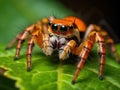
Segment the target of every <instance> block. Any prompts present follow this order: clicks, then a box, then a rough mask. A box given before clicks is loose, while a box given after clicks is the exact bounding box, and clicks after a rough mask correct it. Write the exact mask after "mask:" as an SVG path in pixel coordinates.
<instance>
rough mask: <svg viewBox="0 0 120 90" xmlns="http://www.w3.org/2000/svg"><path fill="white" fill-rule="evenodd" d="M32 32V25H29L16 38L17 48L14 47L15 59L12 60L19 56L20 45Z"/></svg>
mask: <svg viewBox="0 0 120 90" xmlns="http://www.w3.org/2000/svg"><path fill="white" fill-rule="evenodd" d="M33 30H34V25H31V26H29V27H27V28H26V29H25V30H24V31H23V32H22V34H21V35H20V36H19V37H18V39H17V41H18V43H17V46H16V53H15V57H14V60H17V59H18V57H19V55H20V49H21V47H22V44H23V43H24V42H25V40H26V39H27V38H28V36H29V35H30V34H31V33H32V31H33Z"/></svg>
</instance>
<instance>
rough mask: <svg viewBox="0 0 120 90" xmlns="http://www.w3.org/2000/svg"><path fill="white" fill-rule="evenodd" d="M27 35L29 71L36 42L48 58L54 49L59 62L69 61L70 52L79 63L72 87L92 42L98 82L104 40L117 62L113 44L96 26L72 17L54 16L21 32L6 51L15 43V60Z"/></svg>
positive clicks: (102, 60)
mask: <svg viewBox="0 0 120 90" xmlns="http://www.w3.org/2000/svg"><path fill="white" fill-rule="evenodd" d="M81 33H84V36H83V35H81ZM29 35H31V37H30V39H29V41H28V48H27V52H26V57H27V70H28V71H30V69H31V55H32V50H33V47H34V44H35V43H37V44H38V46H39V47H40V48H42V49H43V52H44V53H45V55H47V56H49V55H51V54H52V52H53V51H54V50H58V54H59V59H60V60H65V59H66V58H69V55H70V53H72V54H74V55H77V56H78V58H79V59H80V61H79V63H78V65H77V69H76V71H75V74H74V76H73V79H72V83H73V84H74V83H75V80H76V78H77V76H78V74H79V72H80V71H81V69H82V67H83V65H84V63H85V61H86V59H87V57H88V55H89V52H90V51H91V49H92V47H93V45H94V43H97V45H98V53H99V55H100V68H99V78H100V79H103V69H104V63H105V55H106V48H105V41H106V43H107V44H108V45H109V46H110V49H111V51H112V52H113V53H114V56H115V58H116V61H117V62H120V61H119V57H118V53H117V52H116V48H115V46H114V41H113V40H112V39H111V38H110V36H109V35H108V33H107V32H106V31H105V30H103V29H102V28H101V27H99V26H97V25H93V24H91V25H89V26H88V27H86V24H85V23H84V22H83V21H82V20H81V19H79V18H77V17H74V16H68V17H66V18H63V19H56V18H54V17H53V16H50V17H48V18H44V19H42V20H40V21H38V22H37V23H36V24H33V25H31V26H29V27H27V28H26V29H25V30H24V31H23V32H22V33H20V34H18V35H17V36H16V38H15V39H13V40H12V41H11V43H10V44H9V45H8V46H7V48H6V49H9V48H11V47H12V46H13V44H14V43H15V42H16V41H18V44H17V46H16V54H15V58H14V59H15V60H16V59H18V57H19V54H20V49H21V46H22V44H23V42H24V41H25V40H26V39H27V38H28V36H29Z"/></svg>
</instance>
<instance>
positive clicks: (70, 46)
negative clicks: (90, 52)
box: [59, 40, 76, 60]
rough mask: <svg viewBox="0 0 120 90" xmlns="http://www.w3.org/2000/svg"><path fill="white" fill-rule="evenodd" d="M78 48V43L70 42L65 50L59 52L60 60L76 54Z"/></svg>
mask: <svg viewBox="0 0 120 90" xmlns="http://www.w3.org/2000/svg"><path fill="white" fill-rule="evenodd" d="M75 47H76V42H75V41H74V40H70V41H69V42H68V43H67V44H66V46H65V47H64V48H63V49H60V51H59V58H60V59H61V60H64V59H66V58H68V57H69V54H70V53H71V52H74V50H75Z"/></svg>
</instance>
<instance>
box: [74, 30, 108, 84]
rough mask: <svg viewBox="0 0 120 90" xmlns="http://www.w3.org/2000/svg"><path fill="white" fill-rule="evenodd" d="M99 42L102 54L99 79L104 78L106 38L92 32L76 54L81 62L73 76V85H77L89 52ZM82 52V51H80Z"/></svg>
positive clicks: (99, 49)
mask: <svg viewBox="0 0 120 90" xmlns="http://www.w3.org/2000/svg"><path fill="white" fill-rule="evenodd" d="M95 42H97V44H98V52H99V54H100V69H99V78H100V79H102V78H103V69H104V63H105V53H106V50H105V45H104V38H103V37H102V36H101V35H100V33H98V32H96V31H92V32H91V33H90V34H89V36H88V37H87V38H86V39H85V40H84V41H83V43H82V44H81V45H80V46H79V47H78V48H77V52H76V54H78V55H79V57H80V62H79V63H78V65H77V70H76V72H75V74H74V76H73V79H72V84H74V83H75V80H76V78H77V76H78V74H79V72H80V71H81V69H82V67H83V65H84V63H85V61H86V59H87V57H88V54H89V52H90V51H91V49H92V47H93V45H94V43H95ZM80 50H81V51H80Z"/></svg>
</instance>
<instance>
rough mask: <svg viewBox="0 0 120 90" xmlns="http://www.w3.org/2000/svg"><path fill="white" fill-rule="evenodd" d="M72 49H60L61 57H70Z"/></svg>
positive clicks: (62, 58) (61, 58) (63, 58)
mask: <svg viewBox="0 0 120 90" xmlns="http://www.w3.org/2000/svg"><path fill="white" fill-rule="evenodd" d="M70 52H71V51H70V49H69V48H68V49H66V50H60V51H59V58H60V60H65V59H67V58H69V55H70Z"/></svg>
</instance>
